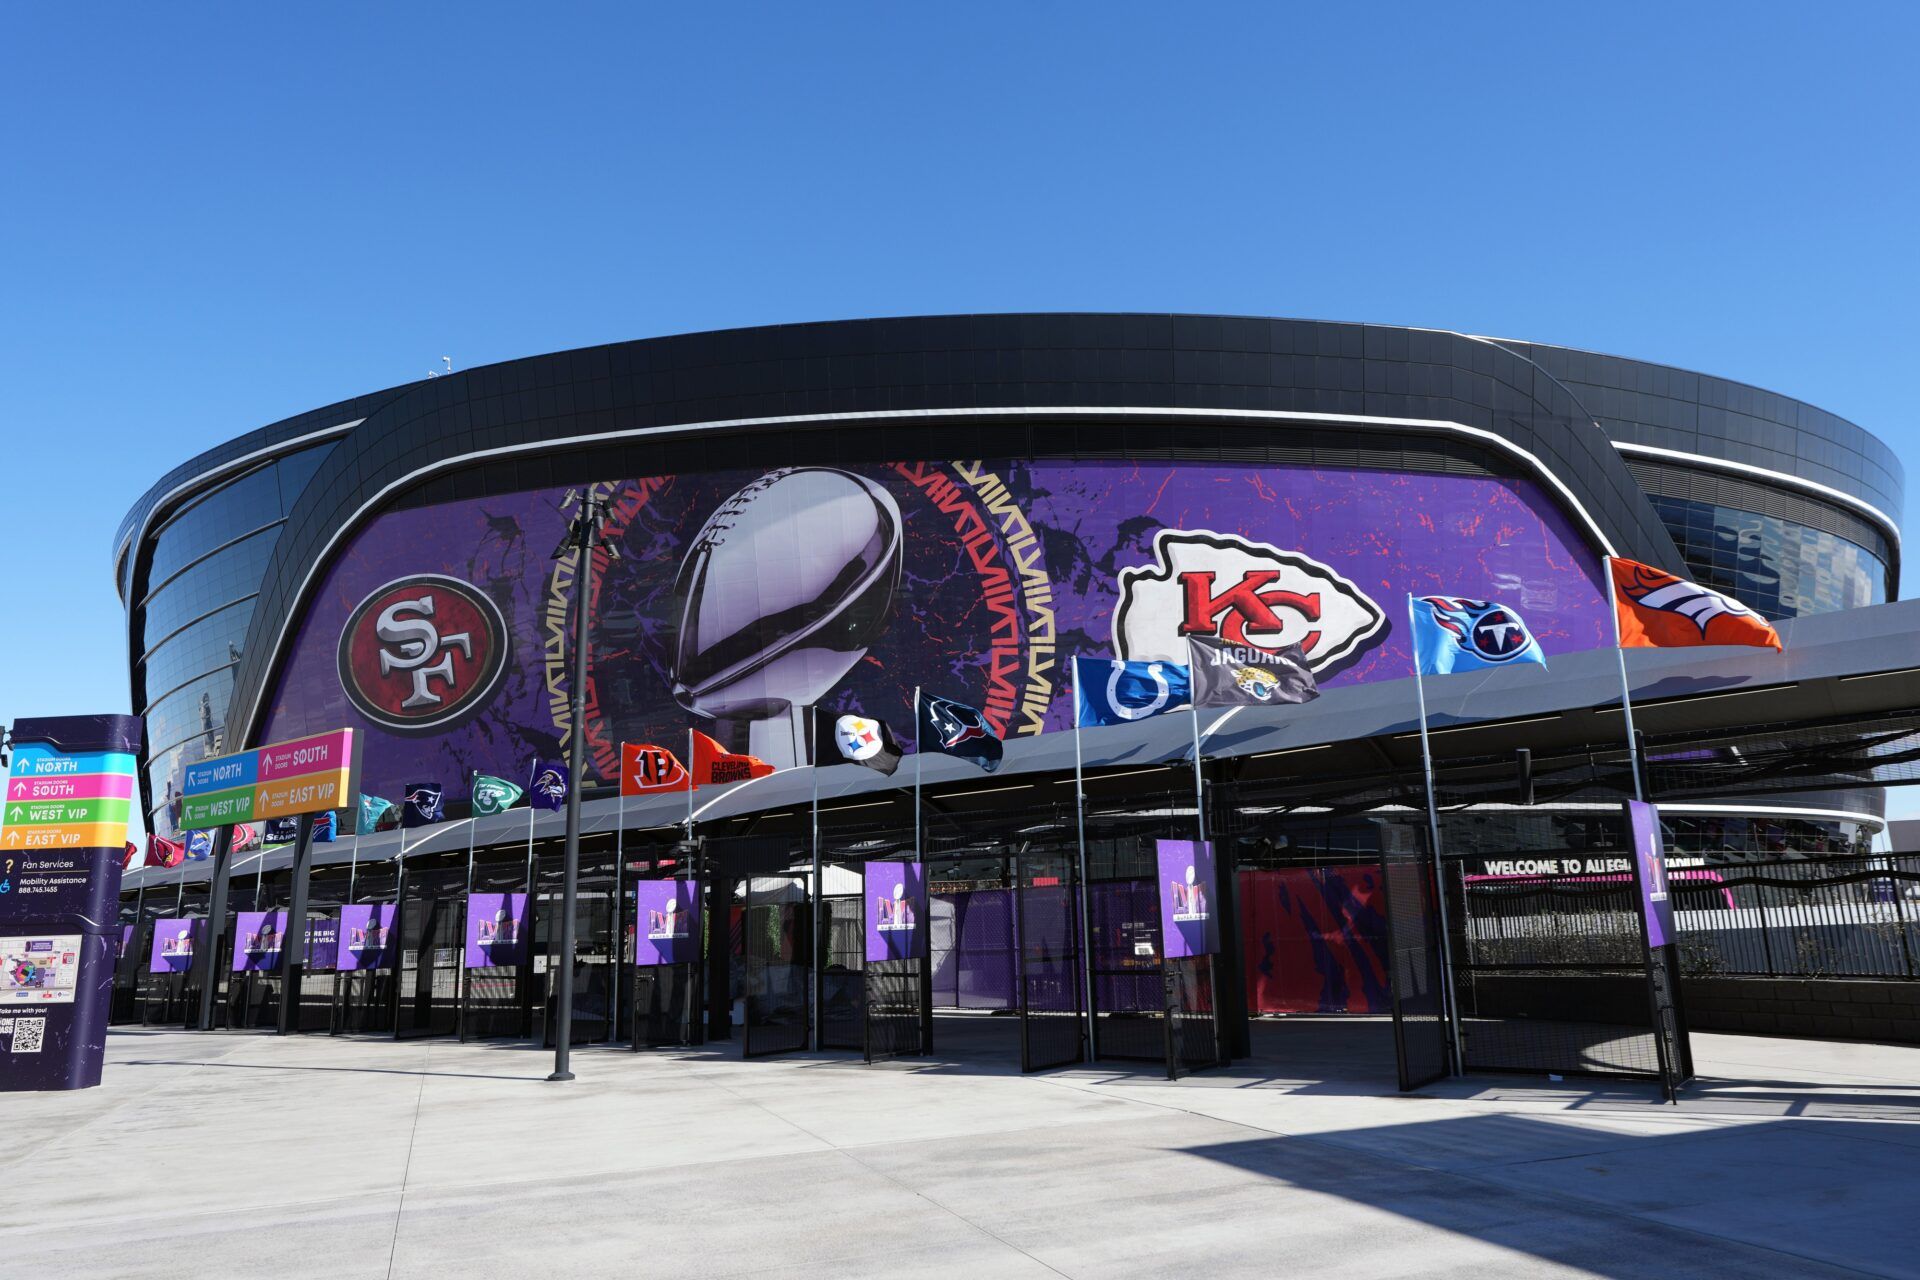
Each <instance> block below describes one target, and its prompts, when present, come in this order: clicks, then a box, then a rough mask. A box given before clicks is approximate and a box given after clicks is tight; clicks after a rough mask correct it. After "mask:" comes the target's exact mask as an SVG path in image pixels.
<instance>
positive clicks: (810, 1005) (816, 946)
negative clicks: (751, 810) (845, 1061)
mask: <svg viewBox="0 0 1920 1280" xmlns="http://www.w3.org/2000/svg"><path fill="white" fill-rule="evenodd" d="M812 713H813V714H812V723H811V724H810V725H809V726H808V729H809V734H808V737H809V752H808V754H810V755H811V756H813V757H814V761H813V936H812V938H811V939H810V942H811V946H810V947H809V950H811V951H812V952H813V963H812V965H811V966H810V967H811V968H812V970H813V981H812V986H813V998H812V999H811V1000H809V1001H808V1002H807V1023H808V1039H809V1041H810V1042H811V1044H812V1046H813V1051H814V1052H815V1053H818V1052H819V1051H820V890H821V888H822V885H821V883H820V760H819V755H820V750H819V745H820V707H819V704H817V703H816V704H815V705H814V706H813V707H812Z"/></svg>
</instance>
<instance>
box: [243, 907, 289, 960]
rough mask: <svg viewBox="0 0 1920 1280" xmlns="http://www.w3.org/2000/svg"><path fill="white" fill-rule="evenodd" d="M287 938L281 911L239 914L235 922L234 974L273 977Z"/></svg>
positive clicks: (285, 924) (284, 916)
mask: <svg viewBox="0 0 1920 1280" xmlns="http://www.w3.org/2000/svg"><path fill="white" fill-rule="evenodd" d="M286 937H287V913H286V912H284V911H242V912H240V913H239V914H238V916H236V917H235V919H234V926H233V971H234V972H235V973H273V972H275V971H276V970H278V969H279V968H280V951H281V948H282V946H283V945H284V944H285V942H286Z"/></svg>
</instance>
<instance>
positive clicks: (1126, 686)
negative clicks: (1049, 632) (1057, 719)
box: [1073, 658, 1193, 729]
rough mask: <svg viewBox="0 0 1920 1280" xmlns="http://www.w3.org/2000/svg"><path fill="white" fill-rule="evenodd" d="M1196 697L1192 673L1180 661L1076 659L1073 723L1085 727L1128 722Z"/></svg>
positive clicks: (1183, 703)
mask: <svg viewBox="0 0 1920 1280" xmlns="http://www.w3.org/2000/svg"><path fill="white" fill-rule="evenodd" d="M1192 700H1193V673H1192V671H1191V670H1190V669H1189V668H1187V667H1186V666H1185V665H1183V664H1181V663H1178V662H1114V661H1111V660H1109V659H1106V658H1075V659H1074V660H1073V704H1074V723H1075V724H1076V725H1077V726H1078V727H1079V728H1082V729H1092V728H1095V727H1097V726H1099V725H1104V724H1127V723H1130V722H1132V721H1134V720H1145V719H1146V718H1147V717H1148V716H1157V715H1161V714H1163V713H1164V712H1168V711H1173V710H1177V709H1178V708H1180V707H1184V706H1186V705H1187V704H1188V703H1189V702H1191V701H1192Z"/></svg>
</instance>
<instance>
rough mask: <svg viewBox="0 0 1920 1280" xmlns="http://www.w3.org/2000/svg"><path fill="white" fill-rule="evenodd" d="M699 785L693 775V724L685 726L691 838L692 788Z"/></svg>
mask: <svg viewBox="0 0 1920 1280" xmlns="http://www.w3.org/2000/svg"><path fill="white" fill-rule="evenodd" d="M699 785H700V782H699V779H697V778H695V777H694V776H693V726H692V725H688V726H687V839H689V840H691V839H693V789H694V788H695V787H697V786H699Z"/></svg>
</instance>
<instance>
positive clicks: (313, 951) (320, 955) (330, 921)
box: [301, 916, 340, 973]
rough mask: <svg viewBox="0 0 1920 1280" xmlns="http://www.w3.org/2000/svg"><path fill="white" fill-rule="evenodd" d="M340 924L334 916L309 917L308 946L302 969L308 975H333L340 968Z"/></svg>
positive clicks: (302, 961)
mask: <svg viewBox="0 0 1920 1280" xmlns="http://www.w3.org/2000/svg"><path fill="white" fill-rule="evenodd" d="M339 960H340V923H339V921H337V920H335V919H334V918H333V917H332V916H308V917H307V945H306V950H305V952H304V958H303V959H302V960H301V967H302V968H304V969H305V970H306V971H307V972H308V973H331V972H332V971H333V970H334V969H336V968H338V967H339Z"/></svg>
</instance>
